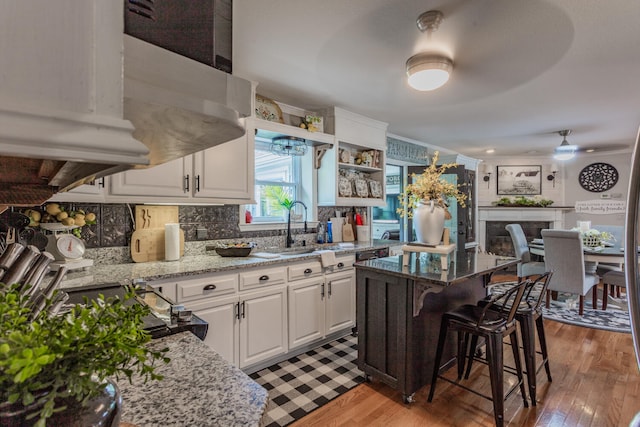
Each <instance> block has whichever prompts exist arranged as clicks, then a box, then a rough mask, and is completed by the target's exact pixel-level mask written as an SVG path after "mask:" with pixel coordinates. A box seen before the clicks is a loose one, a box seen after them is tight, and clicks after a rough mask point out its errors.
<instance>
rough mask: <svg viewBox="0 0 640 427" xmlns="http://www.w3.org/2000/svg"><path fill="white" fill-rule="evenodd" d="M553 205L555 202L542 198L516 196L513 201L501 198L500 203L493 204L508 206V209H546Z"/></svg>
mask: <svg viewBox="0 0 640 427" xmlns="http://www.w3.org/2000/svg"><path fill="white" fill-rule="evenodd" d="M552 204H553V200H549V199H543V198H542V197H541V196H533V197H526V196H516V197H515V198H513V199H511V198H510V197H501V198H500V199H499V200H498V201H496V202H493V205H495V206H507V207H521V206H525V207H531V208H546V207H547V206H550V205H552Z"/></svg>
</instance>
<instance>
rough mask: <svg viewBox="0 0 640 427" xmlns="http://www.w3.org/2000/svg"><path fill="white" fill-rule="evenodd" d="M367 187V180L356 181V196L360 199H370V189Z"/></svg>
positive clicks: (359, 179)
mask: <svg viewBox="0 0 640 427" xmlns="http://www.w3.org/2000/svg"><path fill="white" fill-rule="evenodd" d="M367 187H368V186H367V180H366V179H364V178H358V179H356V194H357V195H358V197H369V189H368V188H367Z"/></svg>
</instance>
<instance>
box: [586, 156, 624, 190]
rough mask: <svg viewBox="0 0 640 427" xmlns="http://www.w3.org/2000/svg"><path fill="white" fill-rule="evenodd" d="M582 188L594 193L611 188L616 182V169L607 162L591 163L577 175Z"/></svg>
mask: <svg viewBox="0 0 640 427" xmlns="http://www.w3.org/2000/svg"><path fill="white" fill-rule="evenodd" d="M578 181H579V182H580V185H581V186H582V188H584V189H585V190H587V191H592V192H594V193H601V192H603V191H607V190H609V189H611V188H612V187H613V186H614V185H616V183H617V182H618V171H617V169H616V168H615V167H613V166H611V165H610V164H609V163H591V164H590V165H588V166H585V167H584V168H583V169H582V170H581V171H580V175H579V176H578Z"/></svg>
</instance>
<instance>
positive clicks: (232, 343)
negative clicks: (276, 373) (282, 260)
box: [153, 255, 355, 368]
mask: <svg viewBox="0 0 640 427" xmlns="http://www.w3.org/2000/svg"><path fill="white" fill-rule="evenodd" d="M337 261H338V262H337V264H336V265H335V266H334V267H333V269H323V268H322V264H321V263H320V262H319V261H315V260H314V261H306V262H302V263H299V262H298V263H293V264H291V265H287V264H282V265H277V266H269V267H267V268H265V267H260V268H250V269H246V270H243V271H241V272H239V273H229V272H225V273H222V272H221V273H211V274H202V275H196V276H191V277H189V278H183V279H181V280H180V279H175V278H174V279H168V280H160V281H156V282H153V284H154V285H156V286H162V287H164V288H166V290H171V291H172V292H173V294H174V295H175V300H176V302H178V303H180V304H183V305H184V306H185V308H186V309H188V310H193V313H194V314H195V315H197V316H198V317H200V318H202V319H203V320H205V321H206V322H207V323H208V324H209V329H208V332H207V336H206V338H205V343H206V344H207V345H208V346H209V347H211V348H212V349H214V350H215V351H216V352H217V353H218V354H220V355H221V356H222V357H224V358H225V359H226V360H227V361H229V362H231V363H233V364H234V365H236V366H238V367H240V368H247V367H250V366H253V365H256V364H259V363H260V362H264V361H265V360H269V359H276V358H279V357H280V358H281V357H283V356H284V357H286V354H287V353H288V352H289V350H290V349H294V348H296V347H300V346H303V345H308V344H312V343H314V342H317V341H320V340H322V339H323V338H325V337H327V336H328V335H330V334H333V333H334V332H339V331H342V330H345V329H347V328H351V327H353V326H354V325H355V269H354V268H353V262H354V256H353V255H347V256H339V257H337Z"/></svg>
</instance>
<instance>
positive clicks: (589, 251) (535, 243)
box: [529, 239, 640, 265]
mask: <svg viewBox="0 0 640 427" xmlns="http://www.w3.org/2000/svg"><path fill="white" fill-rule="evenodd" d="M637 250H638V252H639V253H640V247H638V248H637ZM529 252H530V253H531V254H533V255H538V256H541V257H544V242H543V240H542V239H533V240H532V241H531V242H530V243H529ZM583 253H584V260H585V262H593V263H596V264H597V263H600V262H604V263H607V264H620V265H622V264H624V248H622V247H620V246H619V245H615V244H613V245H605V246H597V247H588V246H585V247H584V248H583Z"/></svg>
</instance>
